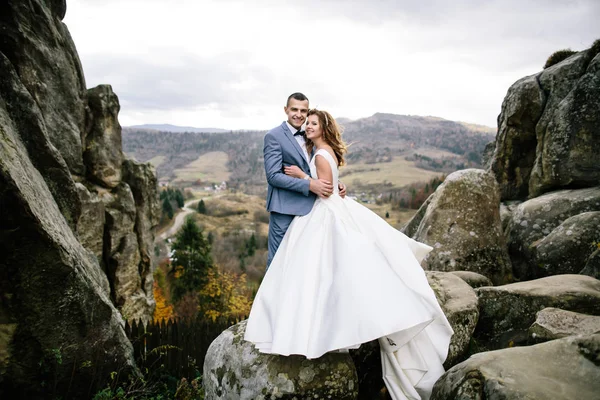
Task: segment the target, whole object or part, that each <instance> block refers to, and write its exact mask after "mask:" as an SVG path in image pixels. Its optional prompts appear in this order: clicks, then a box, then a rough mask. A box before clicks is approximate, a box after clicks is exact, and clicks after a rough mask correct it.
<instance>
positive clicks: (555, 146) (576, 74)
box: [529, 46, 600, 196]
mask: <svg viewBox="0 0 600 400" xmlns="http://www.w3.org/2000/svg"><path fill="white" fill-rule="evenodd" d="M599 47H600V46H599ZM599 50H600V49H599ZM596 53H597V51H596ZM593 56H594V51H593V50H588V51H584V52H581V53H579V54H577V55H575V56H573V57H569V58H568V59H567V60H565V61H563V62H561V63H559V64H557V65H555V66H553V67H550V68H548V69H546V70H544V71H543V72H542V73H541V75H540V77H539V82H540V86H541V87H542V88H543V90H544V91H546V92H549V93H550V94H549V96H548V100H547V102H546V107H545V109H544V113H543V114H542V117H541V118H540V121H539V122H538V125H537V127H536V135H537V143H538V146H537V150H536V160H535V164H534V166H533V171H532V173H531V178H530V180H529V196H537V195H540V194H542V193H545V192H547V191H549V190H553V189H556V188H561V187H566V186H595V185H598V184H600V165H599V163H598V158H597V155H598V154H600V140H598V139H599V138H600V56H598V55H597V54H596V55H595V58H593V59H592V60H591V62H590V59H591V57H593Z"/></svg>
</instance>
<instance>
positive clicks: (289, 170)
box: [283, 165, 307, 179]
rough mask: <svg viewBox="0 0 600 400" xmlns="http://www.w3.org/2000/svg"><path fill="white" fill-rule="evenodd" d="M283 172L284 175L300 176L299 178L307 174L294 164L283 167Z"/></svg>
mask: <svg viewBox="0 0 600 400" xmlns="http://www.w3.org/2000/svg"><path fill="white" fill-rule="evenodd" d="M283 173H284V174H286V175H289V176H292V177H294V178H300V179H302V178H304V177H305V176H306V175H307V174H306V172H304V171H302V170H301V169H300V168H298V166H296V165H290V166H289V167H283Z"/></svg>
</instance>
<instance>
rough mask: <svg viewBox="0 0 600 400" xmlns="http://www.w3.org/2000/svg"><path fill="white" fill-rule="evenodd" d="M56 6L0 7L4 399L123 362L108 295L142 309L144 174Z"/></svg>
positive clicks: (148, 237) (64, 384) (149, 206)
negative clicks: (88, 83) (91, 84)
mask: <svg viewBox="0 0 600 400" xmlns="http://www.w3.org/2000/svg"><path fill="white" fill-rule="evenodd" d="M65 12H66V4H65V1H64V0H52V1H42V0H31V1H27V2H22V1H16V0H7V1H4V2H2V3H1V4H0V136H2V137H1V138H0V152H1V153H2V154H1V155H0V158H1V160H0V167H1V168H0V214H1V219H2V227H0V247H1V250H2V254H1V255H0V288H1V290H0V332H3V334H2V335H1V336H2V337H1V338H0V346H3V349H2V351H0V397H2V398H4V395H5V394H10V395H11V396H10V397H7V398H39V397H41V396H42V394H45V395H49V396H53V397H60V396H63V395H64V394H67V393H68V396H70V397H74V398H87V397H89V396H90V393H93V392H90V391H93V390H95V389H98V388H100V387H102V386H103V385H104V384H105V383H106V379H108V378H109V377H108V374H109V373H110V372H111V371H116V372H119V373H120V376H121V377H126V376H127V374H128V372H131V371H134V372H135V371H136V370H135V367H134V363H133V359H132V354H131V353H132V349H131V345H130V344H129V342H128V340H127V339H126V337H125V334H124V330H123V325H124V321H123V318H122V316H121V314H120V313H119V312H118V311H117V309H116V308H115V307H114V306H115V304H117V305H118V306H119V308H120V310H121V311H122V313H123V315H125V316H130V317H135V318H144V319H148V318H149V317H150V316H151V313H152V310H153V308H154V300H153V296H152V289H151V287H152V277H151V274H150V270H151V268H150V257H149V254H150V249H151V248H152V244H151V242H152V238H153V233H152V229H153V228H154V226H155V225H156V215H157V212H156V208H157V207H158V199H157V196H156V190H157V189H156V179H155V178H153V177H150V174H152V173H153V171H152V169H151V168H150V167H149V166H144V165H137V166H135V163H133V162H126V161H124V160H123V156H122V151H121V136H120V135H121V132H120V126H119V123H118V119H117V113H118V111H119V107H118V99H117V97H116V95H115V94H114V93H112V89H111V88H110V87H109V86H100V87H97V88H94V89H91V90H90V91H89V92H86V89H85V81H84V78H83V71H82V69H81V65H80V62H79V58H78V56H77V52H76V50H75V47H74V45H73V41H72V40H71V38H70V35H69V32H68V30H67V28H66V26H65V25H64V24H63V23H62V22H61V19H62V18H63V17H64V14H65ZM84 155H85V156H84ZM84 160H85V163H84ZM123 171H127V178H125V177H124V172H123ZM129 184H130V185H131V187H130V186H129ZM153 185H154V187H153ZM133 186H135V188H133ZM132 188H133V190H132ZM142 197H144V198H142ZM107 198H110V200H108V201H107ZM121 201H123V203H120V202H121ZM5 221H6V224H5ZM119 223H122V225H121V226H118V224H119ZM125 227H126V228H125ZM115 288H116V289H115ZM111 300H112V301H111ZM4 333H6V334H4ZM7 366H8V367H7ZM43 385H45V386H43ZM49 388H51V389H49ZM49 390H50V391H49Z"/></svg>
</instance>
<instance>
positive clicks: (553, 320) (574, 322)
mask: <svg viewBox="0 0 600 400" xmlns="http://www.w3.org/2000/svg"><path fill="white" fill-rule="evenodd" d="M593 333H600V316H595V315H587V314H580V313H576V312H572V311H566V310H561V309H560V308H552V307H548V308H544V309H543V310H542V311H539V312H538V313H537V315H536V317H535V322H534V323H533V324H532V325H531V326H530V327H529V337H530V338H531V339H532V341H534V342H547V341H549V340H554V339H561V338H564V337H567V336H576V335H591V334H593Z"/></svg>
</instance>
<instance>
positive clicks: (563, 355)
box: [430, 334, 600, 400]
mask: <svg viewBox="0 0 600 400" xmlns="http://www.w3.org/2000/svg"><path fill="white" fill-rule="evenodd" d="M598 360H600V334H595V335H591V336H579V337H569V338H565V339H560V340H553V341H550V342H547V343H542V344H538V345H535V346H528V347H517V348H512V349H503V350H497V351H490V352H485V353H479V354H475V355H474V356H471V358H469V359H468V360H467V361H464V362H462V363H460V364H458V365H456V366H454V367H453V368H452V369H450V370H449V371H447V372H446V373H445V374H444V375H443V376H442V377H441V378H440V379H439V380H438V381H437V382H436V384H435V386H434V387H433V393H432V395H431V399H430V400H483V399H486V400H508V399H515V400H516V399H527V400H547V399H552V400H572V399H597V398H598V393H600V366H599V363H598Z"/></svg>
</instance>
